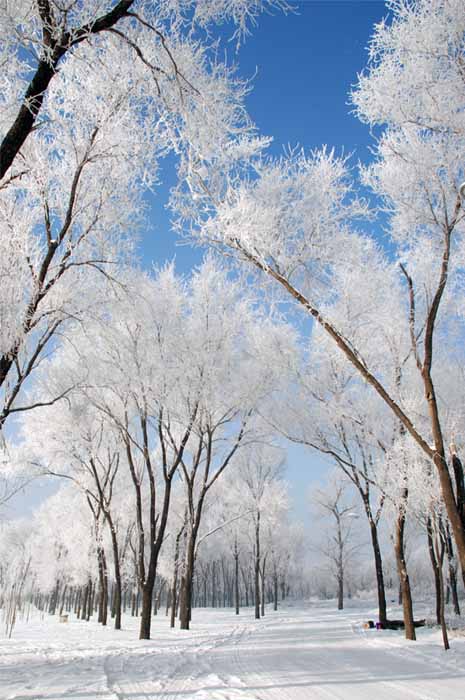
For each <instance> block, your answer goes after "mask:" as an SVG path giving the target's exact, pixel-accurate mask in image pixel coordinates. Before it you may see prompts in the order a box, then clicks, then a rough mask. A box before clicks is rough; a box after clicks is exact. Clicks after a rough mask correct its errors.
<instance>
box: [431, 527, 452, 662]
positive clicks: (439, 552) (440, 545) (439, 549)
mask: <svg viewBox="0 0 465 700" xmlns="http://www.w3.org/2000/svg"><path fill="white" fill-rule="evenodd" d="M434 544H435V554H436V561H437V563H438V570H439V591H440V598H439V604H440V607H439V620H440V625H441V632H442V641H443V644H444V650H445V651H448V650H449V649H450V646H449V636H448V634H447V625H446V616H445V610H444V577H443V575H442V565H443V562H444V551H445V543H444V540H443V539H442V538H441V536H440V534H439V532H436V534H435V537H434Z"/></svg>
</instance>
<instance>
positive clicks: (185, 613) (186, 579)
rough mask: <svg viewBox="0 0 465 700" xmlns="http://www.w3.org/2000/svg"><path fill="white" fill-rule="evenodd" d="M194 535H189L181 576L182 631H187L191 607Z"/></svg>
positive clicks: (180, 611) (180, 613)
mask: <svg viewBox="0 0 465 700" xmlns="http://www.w3.org/2000/svg"><path fill="white" fill-rule="evenodd" d="M194 551H195V541H194V535H193V533H191V535H190V537H189V541H188V543H187V551H186V562H185V566H184V571H183V574H182V576H181V592H180V600H179V623H180V625H179V626H180V628H181V629H182V630H188V629H189V623H190V618H191V606H192V584H193V578H194Z"/></svg>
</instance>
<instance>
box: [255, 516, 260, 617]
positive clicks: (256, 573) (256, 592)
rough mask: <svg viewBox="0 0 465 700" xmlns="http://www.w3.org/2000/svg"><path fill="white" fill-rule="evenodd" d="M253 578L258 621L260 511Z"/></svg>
mask: <svg viewBox="0 0 465 700" xmlns="http://www.w3.org/2000/svg"><path fill="white" fill-rule="evenodd" d="M254 573H255V577H254V584H255V585H254V589H255V590H254V599H255V619H256V620H259V619H260V511H257V520H256V523H255V571H254Z"/></svg>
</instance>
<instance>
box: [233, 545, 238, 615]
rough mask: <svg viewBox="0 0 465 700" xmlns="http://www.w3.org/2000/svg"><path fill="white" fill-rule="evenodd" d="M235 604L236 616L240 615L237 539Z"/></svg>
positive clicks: (235, 547)
mask: <svg viewBox="0 0 465 700" xmlns="http://www.w3.org/2000/svg"><path fill="white" fill-rule="evenodd" d="M234 603H235V606H236V615H239V552H238V550H237V539H236V540H235V542H234Z"/></svg>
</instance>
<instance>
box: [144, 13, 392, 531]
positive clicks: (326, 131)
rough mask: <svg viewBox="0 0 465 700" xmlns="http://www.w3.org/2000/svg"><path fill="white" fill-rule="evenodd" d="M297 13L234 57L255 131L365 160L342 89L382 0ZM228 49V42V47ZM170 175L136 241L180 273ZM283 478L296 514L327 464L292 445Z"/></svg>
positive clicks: (278, 19)
mask: <svg viewBox="0 0 465 700" xmlns="http://www.w3.org/2000/svg"><path fill="white" fill-rule="evenodd" d="M294 6H295V7H296V13H295V14H289V15H287V16H284V15H282V14H280V13H274V15H273V16H271V15H263V16H262V17H261V18H260V19H259V23H258V26H257V27H255V28H254V29H253V33H252V35H251V36H249V37H248V38H247V40H246V42H245V44H244V45H243V46H242V47H241V48H240V50H239V52H238V54H237V55H236V56H235V60H236V62H237V63H238V66H239V74H240V75H242V76H244V77H252V76H253V75H255V73H256V77H255V79H254V82H253V84H254V89H253V91H252V92H251V94H250V95H249V97H248V99H247V106H248V111H249V114H250V115H251V117H252V119H253V121H254V122H255V123H256V125H257V127H258V129H259V131H260V132H261V133H263V134H266V135H267V136H272V137H273V139H274V141H273V144H272V147H271V148H272V151H273V152H274V153H276V154H281V153H282V151H283V148H285V147H286V146H287V145H289V144H290V145H291V146H295V145H297V144H298V145H300V146H303V147H304V148H306V149H307V148H308V149H313V148H317V147H319V146H321V145H323V144H327V145H328V146H331V147H332V146H334V147H335V148H336V150H337V151H338V152H344V153H352V152H353V153H354V154H355V161H356V160H357V159H361V160H363V161H366V160H367V159H369V157H370V154H369V148H368V146H369V143H370V140H371V139H370V133H369V130H368V128H367V127H366V126H365V125H363V124H361V123H360V122H359V121H358V120H357V119H356V118H355V117H354V116H353V115H352V114H351V107H350V105H349V104H348V102H349V100H348V93H349V91H350V88H351V86H353V85H354V84H355V82H356V80H357V73H359V72H360V71H362V70H363V68H364V66H365V65H366V61H367V51H366V48H367V46H368V42H369V39H370V37H371V35H372V33H373V26H374V24H375V23H376V22H379V21H380V20H381V19H382V18H383V17H385V16H386V15H387V10H386V6H385V4H384V2H382V1H380V0H306V1H304V2H295V3H294ZM229 50H230V51H231V53H232V52H233V51H234V47H232V46H231V44H230V45H229ZM172 176H173V175H172V173H169V172H167V173H166V178H167V182H166V184H165V185H164V186H163V187H162V188H161V189H160V190H159V191H158V194H157V197H156V198H155V199H154V201H153V202H152V203H153V213H152V217H151V224H152V225H151V229H150V230H147V231H146V233H145V235H144V238H143V241H142V244H141V256H142V260H143V263H144V264H145V265H148V266H150V264H151V262H152V261H154V262H156V263H163V262H164V261H166V260H171V259H172V258H173V257H174V256H176V266H177V268H178V270H179V271H180V272H183V273H184V272H188V271H189V269H190V268H191V267H192V266H193V265H195V264H197V263H198V262H199V261H200V259H201V256H202V252H201V251H200V250H192V249H191V248H189V247H186V246H184V245H183V246H177V245H176V237H175V235H174V234H173V233H170V231H169V213H168V212H166V210H165V209H164V205H165V203H166V198H167V192H168V185H169V181H170V178H172ZM288 464H289V467H288V472H287V479H288V481H289V483H290V484H291V495H292V498H293V501H294V504H295V508H296V511H297V514H298V516H299V517H301V518H305V516H306V513H307V512H308V497H307V494H308V490H309V486H310V483H311V482H315V481H316V482H318V481H320V480H324V474H325V472H326V470H327V463H324V462H322V460H320V459H319V458H318V457H317V456H315V454H314V453H311V452H309V451H308V450H305V449H304V448H299V447H296V446H290V449H289V453H288Z"/></svg>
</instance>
